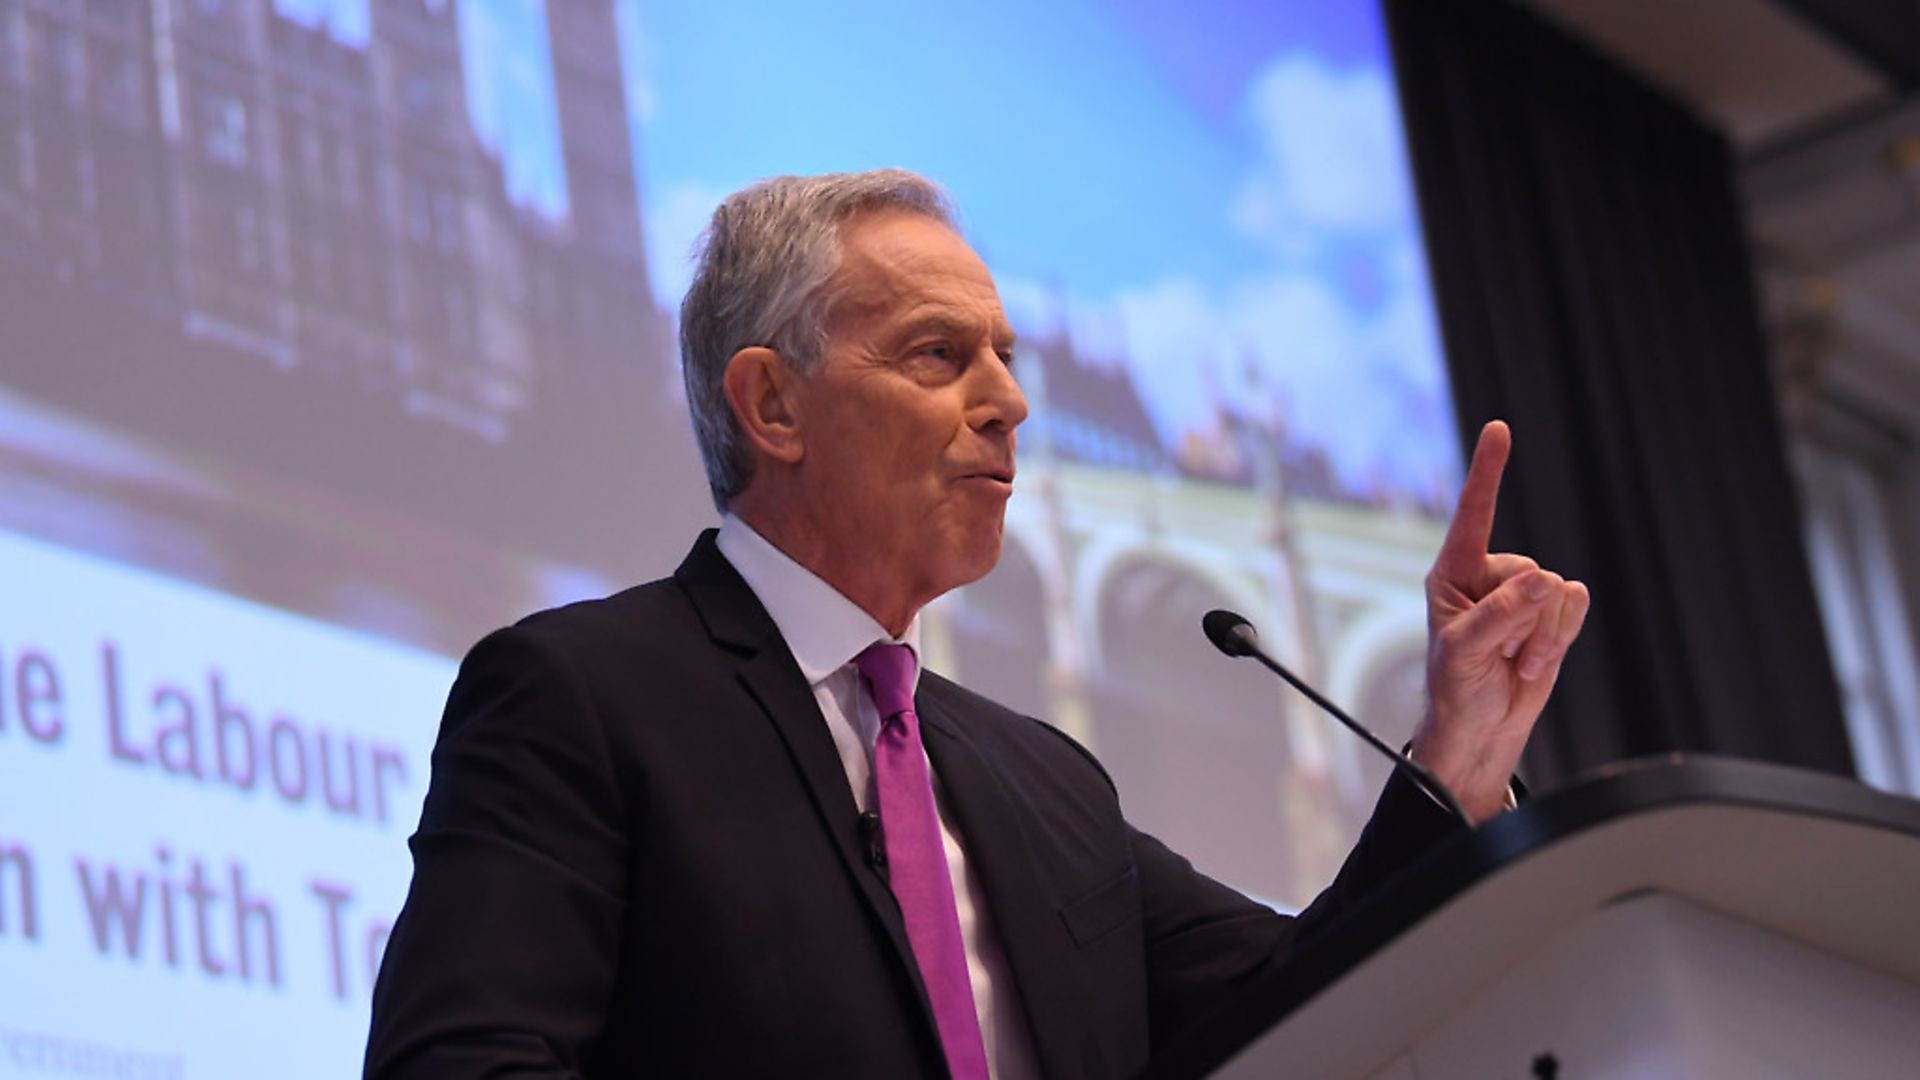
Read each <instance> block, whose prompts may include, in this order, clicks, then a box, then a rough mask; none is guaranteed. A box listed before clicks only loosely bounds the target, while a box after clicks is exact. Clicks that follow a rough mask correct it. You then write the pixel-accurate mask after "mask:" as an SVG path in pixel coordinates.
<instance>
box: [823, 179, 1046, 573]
mask: <svg viewBox="0 0 1920 1080" xmlns="http://www.w3.org/2000/svg"><path fill="white" fill-rule="evenodd" d="M840 236H841V251H842V259H841V266H840V270H839V273H838V274H837V275H836V278H835V282H834V284H835V286H836V287H837V295H838V300H837V302H836V303H835V305H834V308H833V311H832V312H831V314H830V315H829V318H828V322H827V330H828V332H827V345H826V355H825V357H824V359H823V362H822V364H821V366H820V368H819V369H818V370H817V371H816V372H815V373H814V374H813V376H811V377H810V378H808V379H805V380H803V383H804V386H803V389H802V393H803V395H804V396H803V400H802V407H801V421H800V422H801V431H802V434H803V437H804V439H805V457H804V460H803V462H802V466H801V472H802V477H803V478H802V482H803V484H804V486H805V490H806V491H807V495H808V499H809V501H810V502H811V503H812V504H813V508H814V509H815V510H816V511H817V512H818V513H819V517H818V519H817V520H819V521H821V522H823V523H826V524H825V525H824V528H826V529H827V530H829V536H828V541H829V544H830V546H831V547H832V548H834V549H836V554H837V555H838V556H839V557H840V558H844V559H855V560H859V561H861V562H864V563H865V564H866V567H867V570H868V571H869V572H871V571H873V570H876V569H877V570H880V571H881V572H883V573H885V574H887V575H891V576H893V577H894V584H895V586H896V587H899V588H901V589H903V590H904V591H905V592H906V594H907V595H909V596H911V597H913V598H914V599H915V600H916V602H917V603H925V602H926V601H927V600H930V599H932V598H933V597H935V596H938V595H940V594H941V593H944V592H946V591H947V590H949V589H952V588H955V587H957V586H960V585H964V584H966V583H967V582H970V581H974V580H976V579H978V578H980V577H982V576H984V575H985V574H986V573H987V571H989V570H991V569H993V565H994V563H995V561H997V560H998V559H999V557H1000V535H1001V527H1002V523H1003V521H1004V518H1005V516H1006V508H1007V498H1008V497H1009V496H1010V495H1011V494H1012V493H1013V469H1014V466H1013V444H1014V428H1015V427H1016V426H1017V425H1018V424H1019V423H1020V422H1021V421H1022V420H1025V419H1026V416H1027V400H1026V397H1025V395H1023V394H1022V393H1021V392H1020V387H1019V386H1018V385H1017V384H1016V383H1015V382H1014V380H1013V375H1012V374H1011V372H1010V371H1009V370H1008V367H1007V365H1008V362H1009V361H1010V360H1011V358H1012V355H1013V329H1012V327H1010V326H1009V325H1008V323H1007V318H1006V315H1005V313H1004V312H1002V311H1001V309H1000V297H999V294H998V292H997V291H996V290H995V289H994V287H993V278H992V276H991V275H990V274H988V273H987V268H986V265H985V264H984V263H982V262H981V261H980V258H979V256H977V255H975V254H974V253H973V249H971V248H969V247H968V246H967V244H966V242H965V241H963V240H961V239H960V237H959V236H958V235H956V234H955V233H954V232H953V231H952V230H951V229H948V228H947V227H946V226H944V225H941V224H940V223H938V222H936V221H933V220H930V219H928V218H925V217H922V216H919V215H917V214H911V213H905V212H900V211H880V212H874V213H870V214H864V215H859V216H856V217H854V218H852V219H850V220H848V221H847V222H846V223H844V224H843V225H842V227H841V232H840Z"/></svg>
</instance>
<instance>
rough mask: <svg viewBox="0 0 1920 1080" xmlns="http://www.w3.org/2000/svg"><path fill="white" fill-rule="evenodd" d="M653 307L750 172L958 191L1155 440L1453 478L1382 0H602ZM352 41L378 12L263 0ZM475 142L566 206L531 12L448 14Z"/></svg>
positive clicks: (544, 46) (1415, 486) (1005, 286)
mask: <svg viewBox="0 0 1920 1080" xmlns="http://www.w3.org/2000/svg"><path fill="white" fill-rule="evenodd" d="M617 2H618V4H619V6H618V21H619V34H620V42H619V44H620V49H621V55H622V58H623V66H624V68H625V74H626V81H627V85H626V91H627V103H628V114H629V118H630V121H631V124H632V130H633V137H634V159H635V165H636V171H637V174H638V177H639V184H640V189H641V204H642V210H643V214H644V216H645V222H646V228H647V230H648V251H649V262H650V265H651V269H652V272H653V279H654V283H655V289H656V293H657V299H658V301H659V302H660V304H661V305H662V306H663V307H667V308H673V307H677V306H678V302H679V295H680V292H681V291H682V290H683V289H684V287H685V284H686V281H687V276H688V270H687V266H686V254H687V251H688V249H689V247H690V246H691V244H692V242H693V240H694V237H695V236H696V235H697V233H698V232H699V230H700V228H701V227H702V225H703V224H704V222H705V219H706V217H707V215H708V213H709V212H710V211H711V210H712V208H713V205H714V204H715V203H716V202H717V201H718V200H719V199H720V198H721V197H722V196H723V195H725V194H726V193H727V192H729V191H731V190H734V189H735V188H738V187H739V186H741V185H743V184H745V183H748V182H750V181H752V180H754V179H755V178H758V177H762V176H767V175H773V174H777V173H796V172H818V171H827V170H839V169H855V168H865V167H871V166H877V165H902V166H906V167H908V168H913V169H917V170H919V171H922V172H925V173H927V174H928V175H930V176H933V177H934V178H936V179H938V180H940V181H941V182H942V183H944V184H946V185H947V186H948V187H949V188H950V189H951V190H952V191H953V193H954V195H955V197H956V198H957V199H958V201H959V203H960V206H961V208H962V211H963V214H964V218H965V226H966V229H967V232H968V235H969V238H970V239H972V240H973V242H974V244H975V246H976V247H978V248H979V249H980V251H981V253H982V255H983V256H984V257H985V258H986V260H987V262H988V264H989V265H990V266H991V267H992V268H993V270H994V272H995V275H996V277H997V278H998V279H999V282H1000V286H1001V293H1002V298H1003V300H1004V301H1005V302H1006V305H1007V307H1008V310H1009V313H1010V315H1011V316H1012V317H1013V319H1014V322H1015V324H1016V326H1018V327H1019V328H1020V329H1021V330H1022V332H1023V333H1026V334H1029V335H1034V334H1048V333H1058V332H1066V333H1069V334H1071V335H1072V340H1073V342H1074V344H1075V347H1076V350H1077V351H1078V353H1079V354H1080V355H1081V356H1082V357H1085V358H1088V359H1090V360H1092V361H1095V362H1099V363H1106V364H1123V365H1125V366H1126V367H1127V368H1128V369H1129V371H1130V373H1131V374H1132V376H1133V379H1134V381H1135V383H1136V385H1137V386H1138V389H1139V391H1140V394H1141V396H1142V398H1143V399H1144V401H1145V402H1146V404H1147V408H1148V412H1149V414H1150V416H1151V419H1152V421H1153V423H1154V424H1155V426H1156V428H1157V429H1158V433H1159V435H1160V436H1161V439H1162V441H1163V443H1164V444H1165V445H1167V446H1169V447H1172V446H1175V445H1177V444H1178V443H1179V442H1180V441H1181V439H1182V438H1183V436H1184V435H1185V434H1186V433H1187V432H1190V431H1202V432H1204V431H1208V430H1211V429H1212V428H1213V426H1214V425H1215V424H1216V422H1217V419H1218V415H1219V411H1220V408H1221V407H1222V406H1223V405H1227V406H1230V407H1233V408H1236V409H1240V410H1242V411H1246V410H1248V409H1250V408H1252V409H1256V410H1259V409H1264V410H1266V411H1267V412H1268V413H1269V414H1275V415H1284V416H1285V418H1286V424H1287V428H1288V431H1289V436H1290V438H1291V439H1293V440H1295V441H1298V442H1303V443H1309V444H1313V445H1318V446H1320V447H1323V448H1324V449H1325V450H1326V451H1327V452H1328V453H1329V455H1330V457H1331V459H1332V461H1333V463H1334V465H1335V467H1336V468H1337V470H1338V471H1339V473H1340V474H1341V476H1342V477H1343V478H1344V479H1345V480H1346V481H1347V482H1348V484H1350V485H1352V486H1353V487H1355V488H1357V489H1365V488H1367V487H1370V486H1372V483H1373V482H1374V481H1376V480H1386V481H1387V482H1388V483H1389V484H1390V486H1392V487H1396V488H1400V489H1402V490H1412V491H1415V492H1419V493H1422V494H1425V495H1428V496H1430V497H1431V496H1433V495H1436V494H1441V493H1444V492H1447V491H1449V490H1450V489H1451V488H1452V487H1453V486H1454V485H1455V484H1456V483H1457V480H1458V474H1459V469H1460V464H1459V458H1458V451H1457V448H1456V443H1455V435H1454V427H1453V421H1452V416H1451V406H1450V403H1449V400H1448V397H1447V386H1446V381H1445V373H1444V365H1443V363H1442V361H1441V355H1440V347H1439V343H1438V340H1437V337H1436V334H1435V329H1434V324H1433V316H1432V311H1431V300H1430V295H1429V291H1428V286H1427V282H1426V270H1425V262H1424V256H1423V254H1422V251H1421V247H1420V236H1419V227H1418V221H1417V218H1416V216H1415V214H1416V211H1415V207H1414V199H1413V194H1412V191H1411V187H1410V182H1409V177H1408V172H1407V164H1406V159H1405V150H1404V147H1403V144H1402V136H1401V131H1400V121H1399V113H1398V109H1397V104H1396V102H1395V99H1394V89H1393V83H1392V72H1391V64H1390V61H1389V58H1388V56H1387V49H1386V41H1385V34H1384V31H1383V28H1382V26H1381V24H1380V16H1379V13H1378V11H1377V10H1376V9H1375V7H1374V5H1372V4H1368V3H1357V4H1315V5H1284V4H1280V5H1274V4H1245V3H1241V4H1236V3H1218V2H1216V3H1206V2H1200V3H1193V4H1187V5H1166V4H1159V3H1154V2H1151V0H1104V2H1101V3H1092V2H1087V0H1055V2H1052V3H1049V4H1043V5H1035V4H1028V3H1015V2H1013V0H971V2H968V3H942V4H935V3H925V4H914V5H903V4H898V3H892V2H882V0H827V2H822V3H816V4H808V5H776V4H767V3H761V2H755V0H678V2H670V3H669V2H646V0H617ZM276 5H277V6H278V7H279V9H280V10H281V11H283V12H284V13H286V14H288V15H290V16H292V17H296V18H300V19H302V20H303V21H308V22H315V23H319V22H325V23H327V24H329V25H331V26H332V27H333V28H334V32H335V34H336V35H337V36H339V37H341V38H342V39H343V40H364V38H365V36H366V33H367V15H366V10H365V0H276ZM459 19H460V31H461V40H462V46H463V50H464V51H465V54H466V55H465V61H466V69H467V73H468V87H467V104H468V108H469V111H470V112H471V114H472V118H473V123H474V127H475V129H476V130H477V131H478V132H479V133H480V136H481V138H482V139H483V140H485V141H486V142H487V143H488V144H489V145H490V146H491V147H493V148H494V150H495V151H496V152H498V153H499V154H500V156H501V158H502V161H503V164H504V166H505V172H506V176H507V183H508V187H509V189H510V191H511V192H512V194H513V195H514V197H515V198H517V199H519V200H521V201H522V202H524V203H526V204H529V205H532V206H536V207H538V208H540V209H541V210H543V211H545V212H546V213H548V214H551V215H554V216H560V215H564V214H565V212H566V179H565V175H564V167H563V165H562V157H561V152H560V141H559V136H558V132H557V122H556V119H555V117H556V109H555V104H554V95H553V90H552V75H551V62H550V60H549V57H548V42H547V35H546V25H545V9H544V6H543V4H542V0H484V2H468V3H464V4H461V5H459Z"/></svg>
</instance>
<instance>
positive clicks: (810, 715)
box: [674, 529, 937, 1037]
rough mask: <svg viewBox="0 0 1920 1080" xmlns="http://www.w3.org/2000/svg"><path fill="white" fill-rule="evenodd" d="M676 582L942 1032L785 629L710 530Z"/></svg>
mask: <svg viewBox="0 0 1920 1080" xmlns="http://www.w3.org/2000/svg"><path fill="white" fill-rule="evenodd" d="M674 578H675V580H677V581H678V582H679V583H680V585H681V587H682V588H684V589H685V590H686V592H687V596H688V597H689V599H691V600H692V601H693V606H694V608H695V610H696V611H698V612H699V614H700V618H701V620H702V621H703V622H704V623H705V624H706V628H707V633H708V635H709V636H711V637H712V638H713V640H714V643H715V644H716V645H719V646H720V647H721V648H722V649H724V650H726V651H727V652H728V653H729V654H731V655H733V656H736V657H738V670H739V677H740V682H741V683H742V684H743V685H744V686H745V687H746V689H747V692H748V693H749V694H751V695H752V696H753V699H754V701H755V702H756V703H757V704H758V705H759V706H760V710H761V712H762V713H763V714H764V715H765V718H766V720H767V722H768V723H770V724H772V725H773V726H774V728H775V730H777V731H778V732H779V734H780V738H781V740H782V741H783V742H785V743H786V747H787V752H788V754H789V756H790V757H791V758H792V760H793V765H794V769H795V771H797V772H798V773H799V774H800V778H801V780H802V781H803V782H804V783H805V785H806V788H807V793H808V795H809V796H810V797H811V801H812V803H813V807H814V810H815V812H816V814H817V815H818V817H819V822H820V826H821V827H822V828H824V829H825V830H826V831H827V834H828V836H830V837H831V838H832V840H833V847H834V851H835V852H836V853H837V854H838V855H839V858H840V862H841V865H842V867H843V868H844V869H845V870H846V872H847V874H848V876H849V877H851V878H852V880H853V882H854V886H855V889H856V890H857V891H858V892H859V893H860V895H861V896H862V898H863V899H864V901H865V903H866V905H867V908H868V910H869V912H870V913H871V914H872V915H873V917H874V919H875V920H876V921H877V923H878V925H879V926H880V928H881V931H882V934H883V936H884V937H885V938H886V939H887V941H888V942H889V945H890V947H891V949H892V951H893V955H894V958H895V960H896V961H897V962H898V963H899V964H900V965H901V967H902V969H903V970H904V972H905V974H906V975H907V977H908V978H909V979H910V980H911V983H912V985H913V987H914V989H915V991H916V993H917V995H918V997H919V1000H920V1011H921V1013H922V1014H923V1015H924V1017H925V1019H926V1024H927V1030H928V1031H929V1032H932V1031H934V1030H936V1029H935V1028H934V1027H933V1009H932V1006H931V1005H930V1004H928V1000H927V992H926V987H925V985H924V984H923V983H922V982H921V981H920V969H919V967H918V966H917V965H916V964H915V963H914V962H913V949H912V946H911V945H909V944H908V942H907V929H906V924H905V923H904V922H903V921H902V920H901V918H900V906H899V904H898V903H897V902H895V900H894V898H893V893H892V892H891V891H890V890H889V889H888V888H887V884H886V881H885V879H884V878H882V877H881V876H880V874H879V872H878V871H876V870H874V869H873V868H872V867H871V866H869V865H867V861H866V855H865V848H864V845H862V844H861V843H860V841H859V837H858V835H857V834H858V824H857V822H858V820H859V813H860V811H859V808H858V807H857V806H856V805H855V804H854V801H853V792H852V790H851V789H850V788H849V787H848V786H847V773H846V770H845V768H844V767H843V766H842V765H841V764H840V754H839V751H838V750H836V749H835V748H834V745H833V736H832V735H830V734H828V732H827V722H826V718H825V717H823V716H821V715H820V703H819V702H818V701H816V700H815V699H814V696H813V689H812V687H810V686H808V685H807V680H806V677H805V676H803V675H802V674H801V673H800V668H799V667H798V666H797V665H796V664H795V663H794V662H793V654H792V653H791V652H790V651H789V650H788V649H787V644H786V641H785V640H784V639H782V638H781V637H780V630H779V628H778V627H776V626H775V625H774V623H773V618H772V617H771V616H769V615H768V614H767V612H766V608H764V607H763V606H761V604H760V601H759V599H758V598H757V597H755V596H754V595H753V590H752V589H750V588H748V586H747V583H746V581H745V580H743V579H742V578H741V577H740V574H739V572H738V571H736V570H734V568H733V564H732V563H729V562H728V561H727V559H726V556H724V555H722V554H721V553H720V549H719V548H718V547H717V546H716V545H715V544H714V531H713V530H711V529H709V530H707V531H706V532H704V533H702V534H701V536H700V539H699V540H698V541H697V542H695V544H694V547H693V550H692V551H691V552H689V553H688V554H687V557H686V559H685V561H683V562H682V563H681V564H680V569H679V570H677V571H675V572H674ZM936 1037H937V1036H936Z"/></svg>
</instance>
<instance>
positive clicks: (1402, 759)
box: [1200, 608, 1473, 829]
mask: <svg viewBox="0 0 1920 1080" xmlns="http://www.w3.org/2000/svg"><path fill="white" fill-rule="evenodd" d="M1200 629H1201V630H1203V631H1205V633H1206V635H1207V640H1208V641H1211V642H1213V647H1214V648H1216V649H1219V650H1220V651H1221V652H1223V653H1226V654H1227V655H1228V656H1251V657H1253V658H1254V659H1255V660H1258V661H1260V663H1261V664H1262V665H1264V666H1265V667H1266V668H1267V670H1269V671H1271V672H1273V673H1274V674H1275V675H1278V676H1280V677H1281V678H1282V679H1285V680H1286V681H1287V685H1289V686H1291V687H1293V688H1294V689H1295V690H1298V691H1300V692H1301V693H1303V694H1305V695H1307V700H1308V701H1311V702H1313V703H1314V704H1315V705H1318V706H1320V707H1321V708H1322V709H1325V710H1326V711H1327V712H1328V713H1330V714H1331V715H1332V716H1333V718H1334V719H1335V720H1338V721H1340V722H1341V723H1342V724H1345V725H1346V726H1347V729H1348V730H1350V731H1352V732H1353V733H1354V734H1355V735H1358V736H1360V737H1361V738H1362V739H1365V740H1366V742H1367V745H1368V746H1371V747H1373V748H1374V749H1375V750H1378V751H1380V752H1381V753H1383V754H1385V755H1387V758H1388V759H1389V760H1391V761H1392V762H1393V765H1394V768H1396V769H1399V770H1401V772H1402V773H1404V774H1405V775H1406V777H1407V779H1409V780H1411V781H1413V783H1414V786H1416V787H1418V788H1420V790H1422V791H1424V792H1426V793H1427V794H1428V795H1431V796H1433V799H1434V801H1435V802H1437V803H1439V804H1440V805H1441V806H1444V807H1446V808H1447V810H1448V812H1449V813H1451V814H1453V816H1454V817H1456V818H1459V819H1460V823H1461V824H1463V825H1465V826H1466V827H1467V828H1469V829H1471V828H1473V819H1472V818H1470V817H1468V816H1467V811H1466V809H1465V808H1464V807H1462V806H1461V805H1460V800H1458V799H1456V798H1454V797H1453V792H1451V791H1448V790H1447V786H1446V785H1445V784H1442V783H1441V782H1440V781H1439V779H1438V778H1437V777H1435V776H1434V775H1433V774H1432V773H1430V772H1428V771H1427V768H1426V766H1424V765H1422V764H1420V763H1419V762H1417V761H1415V760H1413V759H1412V758H1410V757H1408V756H1407V755H1405V754H1402V753H1398V752H1396V751H1395V750H1394V749H1393V748H1392V747H1390V746H1388V745H1387V744H1386V743H1383V742H1381V741H1380V737H1379V736H1377V735H1375V734H1374V733H1373V732H1371V731H1368V730H1367V729H1366V727H1364V726H1363V725H1362V724H1361V723H1360V721H1358V720H1355V719H1354V718H1353V717H1351V716H1348V715H1347V714H1346V712H1345V711H1344V710H1342V709H1341V708H1340V706H1338V705H1335V704H1334V703H1333V702H1331V701H1328V700H1327V699H1326V698H1325V697H1324V696H1322V695H1321V693H1320V692H1319V691H1318V690H1315V689H1314V688H1313V687H1311V686H1308V685H1307V684H1306V683H1304V682H1301V681H1300V678H1299V677H1298V676H1296V675H1295V674H1294V673H1293V672H1291V671H1288V670H1287V669H1286V668H1284V667H1281V666H1280V662H1279V661H1277V660H1275V659H1274V658H1273V657H1271V656H1268V655H1267V654H1266V652H1265V650H1263V649H1261V648H1260V634H1259V632H1258V631H1256V630H1254V628H1253V624H1252V623H1250V622H1248V621H1247V617H1246V616H1245V615H1241V614H1239V613H1238V612H1233V611H1221V610H1219V609H1218V608H1216V609H1214V610H1213V611H1209V612H1207V613H1206V615H1204V616H1202V617H1201V619H1200Z"/></svg>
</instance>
